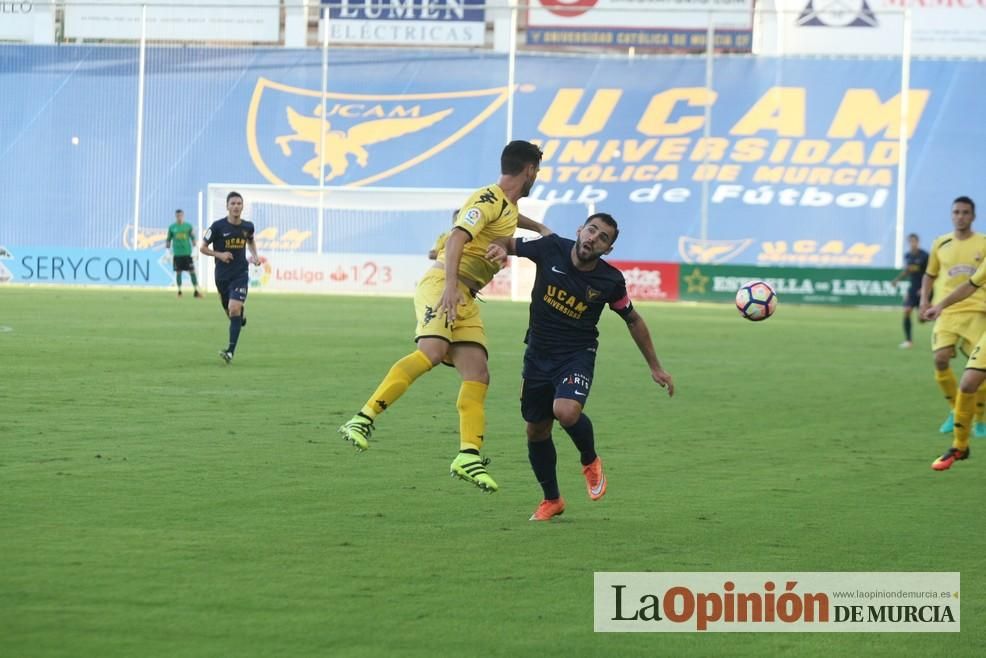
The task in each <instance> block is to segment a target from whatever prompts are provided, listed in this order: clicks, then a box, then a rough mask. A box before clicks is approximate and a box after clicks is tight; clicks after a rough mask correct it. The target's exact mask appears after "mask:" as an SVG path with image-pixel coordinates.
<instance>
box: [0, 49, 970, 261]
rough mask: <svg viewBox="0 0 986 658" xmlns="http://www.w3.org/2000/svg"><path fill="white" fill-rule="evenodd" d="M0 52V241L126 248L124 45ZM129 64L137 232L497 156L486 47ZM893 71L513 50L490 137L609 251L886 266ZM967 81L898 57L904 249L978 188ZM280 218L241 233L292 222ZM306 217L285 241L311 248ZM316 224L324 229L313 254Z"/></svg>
mask: <svg viewBox="0 0 986 658" xmlns="http://www.w3.org/2000/svg"><path fill="white" fill-rule="evenodd" d="M0 52H2V53H5V54H6V58H5V60H4V62H3V66H4V70H5V74H4V75H3V76H0V97H2V98H3V99H4V107H3V111H2V112H0V168H2V171H3V176H4V192H3V203H2V204H0V244H8V245H10V244H48V245H53V246H60V247H80V246H93V247H106V248H109V247H120V246H124V245H127V246H140V245H145V242H146V241H147V236H144V235H138V236H133V235H129V234H128V226H129V225H130V224H131V223H132V211H133V205H134V200H133V199H134V197H133V194H134V190H133V175H134V166H135V164H134V157H133V143H134V141H133V140H134V131H133V130H132V126H133V124H134V121H133V116H134V107H135V105H134V103H133V102H132V98H135V92H134V91H133V90H135V89H136V74H135V71H134V69H133V66H132V65H133V63H134V58H135V57H136V53H135V52H134V50H133V49H123V48H120V49H117V48H114V47H100V48H87V47H73V46H61V47H58V48H47V47H43V46H35V47H19V46H11V47H7V48H5V49H4V50H3V51H0ZM148 67H149V70H150V73H149V76H148V90H147V116H146V119H145V144H144V150H143V152H144V158H143V172H142V180H143V181H144V187H143V194H142V198H141V203H140V207H141V216H142V220H141V225H142V227H145V226H146V227H147V229H148V230H152V231H156V232H157V233H160V232H161V231H163V229H164V228H165V227H166V226H167V225H168V224H169V223H170V221H171V217H172V215H173V211H174V208H176V207H185V208H189V207H194V203H195V198H196V195H197V194H198V193H199V192H200V191H202V190H204V189H205V188H206V186H207V185H208V184H209V183H213V182H225V183H229V182H232V183H262V184H271V185H284V184H293V185H318V183H319V181H320V180H321V179H324V180H325V182H326V185H331V186H351V187H372V186H387V187H414V188H428V187H442V188H448V187H462V188H472V187H476V186H479V185H483V184H488V183H490V182H493V181H495V180H496V179H497V177H498V175H499V153H500V150H501V149H502V147H503V144H504V142H505V138H506V108H507V100H508V89H507V88H506V86H505V82H506V75H505V71H506V60H505V58H503V57H500V56H493V55H489V54H482V55H472V54H465V55H464V54H462V53H451V54H450V53H449V52H447V51H446V52H444V53H437V52H417V53H415V54H414V55H413V56H411V55H408V54H407V53H400V54H397V53H396V52H395V51H393V50H368V49H361V50H354V51H346V50H339V51H334V52H333V53H332V55H331V63H330V67H331V73H330V76H329V80H330V85H329V93H328V94H327V95H326V96H325V97H324V98H322V95H321V92H320V91H319V90H320V88H321V70H320V53H318V52H317V51H307V50H306V51H285V50H274V49H270V50H266V49H249V50H248V49H243V50H228V51H227V50H225V49H224V50H222V51H215V50H203V51H202V52H201V53H200V52H199V51H197V50H196V49H180V50H179V49H170V48H166V49H158V48H153V49H149V51H148ZM899 68H900V65H899V63H898V62H894V61H891V60H879V61H872V60H849V59H846V60H839V59H825V60H810V59H797V60H782V59H773V58H759V59H753V58H738V57H737V58H728V57H723V58H717V59H716V60H715V69H714V75H713V81H714V82H713V84H712V86H711V88H706V86H705V79H706V77H705V76H706V72H705V62H704V61H703V60H701V59H692V58H685V57H681V58H679V57H668V58H661V59H641V58H638V59H633V60H628V59H606V58H581V57H534V56H527V57H520V58H519V59H518V62H517V69H516V79H517V87H516V88H515V96H514V99H515V114H514V123H513V136H514V137H515V138H524V139H531V140H534V141H536V142H538V143H539V144H540V145H541V146H542V148H543V149H544V153H545V157H544V161H543V166H542V172H541V176H540V178H539V181H538V183H537V184H536V185H535V187H534V189H533V190H532V192H531V196H532V197H534V198H537V199H547V200H556V201H570V202H578V205H574V204H573V205H568V206H557V207H554V208H553V209H552V210H551V211H550V212H549V214H548V224H549V225H550V226H552V228H554V229H555V230H556V231H559V232H561V233H563V234H566V235H572V234H574V229H575V227H576V225H577V224H578V223H579V222H580V221H581V220H582V219H584V215H585V212H586V204H593V205H594V206H595V207H596V208H597V209H599V210H605V211H607V212H610V213H612V214H613V215H614V216H616V217H617V219H618V220H619V221H620V226H621V236H622V237H621V240H620V242H619V243H618V244H617V245H616V249H615V251H614V257H615V258H619V259H623V260H635V261H670V262H685V263H727V262H728V263H738V264H758V265H795V266H796V265H811V266H854V267H856V266H865V267H870V266H879V267H889V266H892V265H893V263H894V256H895V253H894V250H895V218H896V213H897V203H896V198H897V185H898V182H899V181H898V180H897V172H898V169H897V165H898V160H899V157H900V152H899V132H900V130H901V121H900V108H901V102H902V98H901V95H900V90H899V88H900V75H899ZM162 71H163V72H166V74H165V73H162ZM216 71H222V72H223V74H222V75H217V74H216ZM984 77H986V63H984V62H971V61H964V62H959V61H955V62H944V61H943V62H930V61H915V62H914V63H913V66H912V71H911V88H910V92H909V95H908V99H907V101H908V107H909V120H908V122H907V124H906V126H905V128H904V129H905V131H906V132H907V134H908V135H909V137H910V140H909V146H908V169H907V171H908V180H907V185H906V192H907V213H906V218H905V219H906V222H905V230H906V231H907V232H911V231H913V232H916V233H918V234H920V235H921V237H922V242H923V243H924V244H925V245H928V244H930V242H931V239H933V238H934V237H935V236H936V235H939V234H942V233H945V232H947V231H949V230H950V229H951V224H950V220H949V207H950V203H951V200H952V199H953V198H955V197H956V196H959V195H962V194H969V195H970V196H972V197H973V198H976V194H977V191H978V190H979V189H980V187H981V180H980V178H981V171H982V170H983V169H984V168H986V162H984V160H986V155H983V154H984V153H986V134H984V133H983V132H982V130H981V127H980V126H979V122H980V121H979V117H981V116H986V91H984V90H983V89H982V85H980V84H979V83H980V81H981V80H982V79H984ZM323 135H324V137H323ZM73 137H74V138H76V139H75V140H73V139H70V138H73ZM323 145H324V148H325V154H324V156H322V155H321V149H322V148H323ZM323 159H324V162H325V169H324V170H323V171H320V163H321V162H322V160H323ZM247 201H248V203H249V199H248V200H247ZM211 219H214V218H211V217H210V218H207V221H208V220H211ZM292 221H296V220H294V219H292V218H291V217H288V216H285V218H284V219H277V218H276V215H272V216H271V219H269V220H265V223H264V225H262V226H261V225H258V231H262V230H268V231H269V232H270V234H271V235H273V236H284V235H299V236H300V235H301V234H302V233H304V231H307V230H308V228H306V227H305V226H303V225H302V224H297V225H295V224H292V223H291V222H292ZM443 221H444V220H443ZM268 222H269V223H268ZM411 226H412V224H411V223H408V225H407V226H394V227H392V230H391V229H388V230H381V231H379V234H378V235H377V236H376V238H375V240H376V243H377V244H376V245H375V246H376V252H377V253H404V252H406V251H407V245H408V244H411V243H413V244H415V245H417V243H418V242H420V243H421V244H424V243H426V242H428V239H427V237H425V238H422V239H421V240H419V241H413V240H408V233H409V232H410V231H412V228H411ZM309 228H310V227H309ZM142 230H144V229H143V228H142ZM128 235H129V242H127V241H126V240H127V237H128ZM316 237H317V236H316V235H315V234H305V238H304V240H303V241H302V240H301V238H300V237H299V238H298V240H296V242H298V243H299V244H300V245H301V247H300V248H302V249H306V250H315V246H316V245H315V244H314V243H315V240H316ZM338 239H339V236H338V235H335V234H332V235H329V232H327V234H326V236H325V237H324V240H323V244H322V248H323V251H325V252H331V251H334V250H335V251H338V250H340V249H343V247H342V246H340V245H339V244H337V243H336V242H334V240H338ZM302 242H303V244H302ZM159 243H160V241H156V242H155V244H159ZM145 246H146V245H145Z"/></svg>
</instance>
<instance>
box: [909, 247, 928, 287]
mask: <svg viewBox="0 0 986 658" xmlns="http://www.w3.org/2000/svg"><path fill="white" fill-rule="evenodd" d="M927 268H928V252H927V251H925V250H924V249H918V251H917V253H916V254H914V253H911V251H910V250H909V249H908V251H907V253H906V254H904V269H906V270H907V279H908V281H910V282H911V290H920V289H921V277H923V276H924V271H925V270H926V269H927Z"/></svg>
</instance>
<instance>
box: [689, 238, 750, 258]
mask: <svg viewBox="0 0 986 658" xmlns="http://www.w3.org/2000/svg"><path fill="white" fill-rule="evenodd" d="M752 242H753V239H752V238H741V239H739V240H702V239H700V238H690V237H688V236H687V235H682V236H681V237H679V238H678V255H680V256H681V260H682V261H684V262H686V263H726V262H728V261H731V260H732V259H733V258H735V257H736V256H738V255H740V254H741V253H742V252H743V250H744V249H746V248H747V247H749V246H750V243H752Z"/></svg>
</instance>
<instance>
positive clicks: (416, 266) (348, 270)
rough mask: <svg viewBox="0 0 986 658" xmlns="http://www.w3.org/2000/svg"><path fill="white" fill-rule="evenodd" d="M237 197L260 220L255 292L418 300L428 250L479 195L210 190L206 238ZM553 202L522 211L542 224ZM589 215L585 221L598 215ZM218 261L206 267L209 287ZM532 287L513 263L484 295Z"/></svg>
mask: <svg viewBox="0 0 986 658" xmlns="http://www.w3.org/2000/svg"><path fill="white" fill-rule="evenodd" d="M233 191H235V192H238V193H239V194H240V195H242V197H243V203H244V211H243V217H244V219H246V220H248V221H251V222H253V223H254V225H255V227H256V234H255V241H256V243H257V248H258V250H259V251H260V255H261V256H262V257H264V258H265V259H266V262H265V263H264V264H263V265H261V266H251V268H250V279H251V281H250V283H251V289H254V288H259V289H260V290H271V291H284V292H312V293H330V294H331V293H341V294H363V295H365V294H389V295H411V294H413V292H414V287H415V284H416V282H417V280H418V279H419V278H420V276H421V274H422V273H423V272H424V271H425V270H426V269H427V268H428V267H430V266H431V263H430V261H429V260H428V258H427V254H428V250H429V248H430V247H431V245H432V244H433V243H434V242H435V239H436V238H437V237H438V235H439V234H441V233H443V232H445V231H448V230H449V229H450V228H451V226H452V213H453V212H454V211H455V210H458V209H459V208H460V207H461V206H462V204H463V203H465V201H466V200H467V199H468V198H469V196H470V195H471V194H472V193H473V192H474V191H475V189H467V188H400V187H357V188H353V187H318V186H290V185H254V184H239V183H211V184H209V186H208V189H207V190H206V193H205V195H204V199H202V202H201V203H200V204H199V212H200V216H199V235H203V231H204V229H205V228H207V227H208V226H209V225H210V224H211V223H212V222H213V221H215V220H216V219H220V218H222V217H224V216H225V215H226V196H227V195H228V194H229V193H230V192H233ZM553 205H555V204H554V203H553V202H549V201H541V200H536V199H528V198H524V199H521V200H520V203H519V207H520V211H521V213H523V214H524V215H526V216H527V217H530V218H531V219H533V220H535V221H539V222H543V221H544V220H545V218H546V216H547V214H548V211H549V209H550V208H551V207H552V206H553ZM579 205H581V204H579ZM583 208H584V209H585V210H586V211H587V212H586V215H583V216H588V214H591V212H593V208H591V207H590V206H583ZM525 233H526V232H525V231H518V235H519V236H522V235H524V234H525ZM211 260H212V259H209V258H204V257H203V260H202V261H201V262H200V264H201V265H202V267H200V271H201V272H203V274H204V277H203V278H204V279H205V280H204V283H205V284H206V285H209V284H210V280H211V278H212V274H211V272H212V263H211ZM533 281H534V267H533V265H532V264H531V263H530V262H529V261H527V260H526V259H517V258H512V259H511V263H510V266H509V267H507V268H504V270H502V271H501V272H500V273H499V274H497V276H496V277H495V278H494V280H493V281H492V282H491V283H490V284H489V285H488V286H487V287H486V288H485V289H484V290H483V294H484V296H487V297H499V298H508V299H514V300H524V299H528V297H529V295H530V289H531V285H532V284H533Z"/></svg>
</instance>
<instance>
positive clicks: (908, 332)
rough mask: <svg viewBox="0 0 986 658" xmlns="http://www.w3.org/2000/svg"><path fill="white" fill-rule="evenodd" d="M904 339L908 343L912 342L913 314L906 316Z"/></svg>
mask: <svg viewBox="0 0 986 658" xmlns="http://www.w3.org/2000/svg"><path fill="white" fill-rule="evenodd" d="M904 337H905V338H907V341H908V342H910V341H911V314H910V313H908V314H907V315H905V316H904Z"/></svg>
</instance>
